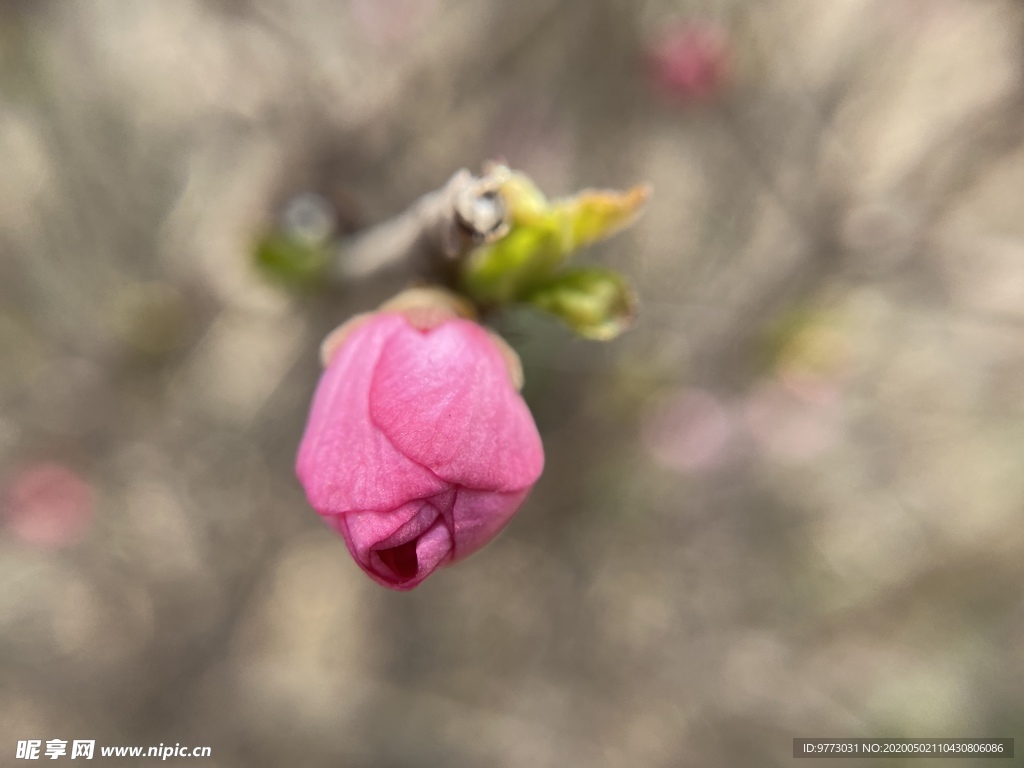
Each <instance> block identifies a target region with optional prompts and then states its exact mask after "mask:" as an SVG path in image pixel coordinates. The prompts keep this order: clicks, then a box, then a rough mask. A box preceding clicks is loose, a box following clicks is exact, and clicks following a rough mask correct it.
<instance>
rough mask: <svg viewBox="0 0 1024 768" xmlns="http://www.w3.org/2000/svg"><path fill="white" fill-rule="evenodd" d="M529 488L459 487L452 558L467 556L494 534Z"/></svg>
mask: <svg viewBox="0 0 1024 768" xmlns="http://www.w3.org/2000/svg"><path fill="white" fill-rule="evenodd" d="M529 492H530V490H529V489H528V488H527V489H524V490H522V491H513V492H511V493H496V492H495V491H474V490H470V489H468V488H460V489H459V491H458V493H457V494H456V497H455V509H454V513H453V516H454V518H455V551H454V553H453V554H452V562H453V563H454V562H456V561H458V560H462V559H463V558H465V557H469V556H470V555H471V554H473V553H474V552H476V551H477V550H478V549H480V548H481V547H483V546H484V545H485V544H487V543H488V542H489V541H491V539H493V538H494V537H495V536H497V535H498V534H499V533H500V532H501V530H502V529H503V528H504V527H505V526H506V525H507V524H508V522H509V520H511V519H512V516H513V515H514V514H515V513H516V512H517V511H518V510H519V508H520V507H521V506H522V505H523V501H525V500H526V496H527V494H528V493H529Z"/></svg>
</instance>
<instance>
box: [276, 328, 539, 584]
mask: <svg viewBox="0 0 1024 768" xmlns="http://www.w3.org/2000/svg"><path fill="white" fill-rule="evenodd" d="M543 466H544V451H543V447H542V446H541V441H540V436H539V434H538V433H537V428H536V426H535V425H534V423H533V418H532V416H531V415H530V411H529V409H528V408H527V406H526V403H525V402H524V401H523V399H522V398H521V397H520V395H519V393H518V392H517V391H516V387H515V386H514V384H513V378H512V375H510V371H509V368H508V365H507V362H506V358H505V357H504V356H503V351H502V350H501V349H500V348H499V346H498V345H497V343H496V342H495V341H494V340H493V338H492V337H491V336H490V335H489V334H488V332H487V331H486V330H484V329H483V328H482V327H480V326H479V325H477V324H476V323H474V322H471V321H469V320H464V319H461V318H452V319H445V320H444V321H442V322H440V323H439V324H437V325H433V327H428V328H423V327H422V325H419V324H418V325H414V324H412V323H411V322H410V320H409V319H407V317H406V316H405V315H402V314H399V313H397V312H381V313H378V314H375V315H372V316H370V317H369V318H368V319H366V320H365V321H362V322H361V323H359V324H358V325H356V326H355V327H354V329H353V330H351V331H350V332H349V333H348V335H347V336H346V337H345V339H344V341H343V342H341V344H340V346H338V347H337V348H336V349H334V350H333V352H332V353H331V356H330V359H329V362H328V365H327V369H326V370H325V372H324V374H323V377H322V378H321V380H320V384H319V387H318V388H317V392H316V396H315V398H314V400H313V407H312V410H311V412H310V415H309V420H308V423H307V426H306V432H305V435H304V436H303V438H302V443H301V445H300V447H299V455H298V462H297V467H296V473H297V475H298V477H299V479H300V481H301V482H302V485H303V487H304V488H305V490H306V495H307V497H308V498H309V502H310V504H311V505H312V506H313V508H314V509H315V510H316V511H317V512H319V513H320V514H321V515H323V516H324V517H325V519H326V520H327V522H328V524H330V525H331V526H332V527H333V528H335V529H336V530H337V531H338V532H339V533H340V534H341V535H342V536H343V537H344V539H345V543H346V544H347V545H348V548H349V551H350V552H351V554H352V556H353V558H355V560H356V562H357V563H358V564H359V566H360V567H361V568H362V569H363V570H364V571H365V572H366V573H367V575H369V576H370V578H372V579H373V580H375V581H377V582H378V583H380V584H383V585H384V586H386V587H391V588H392V589H400V590H407V589H412V588H413V587H415V586H417V585H418V584H419V583H420V582H422V581H423V580H424V579H425V578H427V576H429V575H430V574H431V573H433V572H434V570H435V569H436V568H438V567H440V566H442V565H447V564H450V563H454V562H456V561H458V560H461V559H462V558H464V557H466V556H467V555H470V554H472V553H473V552H475V551H476V550H478V549H480V548H481V547H482V546H484V545H485V544H486V543H488V542H489V541H490V540H491V539H493V538H494V537H495V536H496V535H497V534H498V532H499V531H500V530H501V529H502V528H503V527H504V526H505V524H506V523H507V522H508V521H509V519H510V518H511V517H512V515H513V514H514V513H515V512H516V511H517V510H518V509H519V507H520V505H521V504H522V503H523V500H524V499H525V498H526V495H527V494H528V493H529V491H530V489H531V487H532V486H533V484H534V483H535V482H536V481H537V478H538V477H539V476H540V473H541V471H542V469H543Z"/></svg>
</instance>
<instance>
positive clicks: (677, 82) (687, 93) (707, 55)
mask: <svg viewBox="0 0 1024 768" xmlns="http://www.w3.org/2000/svg"><path fill="white" fill-rule="evenodd" d="M649 56H650V59H649V60H650V67H651V71H652V74H653V76H654V79H655V81H656V82H657V84H658V85H659V86H660V87H661V89H662V91H663V92H664V93H665V94H666V95H668V96H672V97H676V98H680V99H684V100H686V101H707V100H710V99H711V98H713V97H714V96H715V95H717V94H718V93H719V92H720V91H721V90H722V87H723V86H724V85H725V84H726V82H727V81H728V80H729V79H730V75H731V69H732V66H731V61H730V59H731V57H730V55H729V42H728V35H727V33H726V31H725V29H724V28H723V27H720V26H718V25H717V24H715V23H713V22H697V21H693V22H688V23H683V24H680V25H678V26H675V27H671V28H669V29H667V30H666V31H665V32H664V33H663V34H662V35H661V36H660V38H659V39H658V41H657V42H656V44H655V45H654V46H653V49H652V50H651V52H650V54H649Z"/></svg>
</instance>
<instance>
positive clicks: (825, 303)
mask: <svg viewBox="0 0 1024 768" xmlns="http://www.w3.org/2000/svg"><path fill="white" fill-rule="evenodd" d="M1022 44H1024V8H1022V6H1021V5H1020V4H1019V3H1017V2H1010V1H1009V0H828V1H827V2H822V1H820V0H772V1H771V2H769V1H768V0H763V1H761V2H757V1H753V0H747V1H741V0H732V1H726V0H721V1H719V2H716V1H714V0H705V1H703V2H697V1H696V0H694V1H693V2H683V1H678V2H667V1H665V2H662V1H660V0H587V2H568V0H521V2H515V3H503V2H498V1H497V0H495V1H493V2H480V1H479V0H474V1H470V0H352V1H351V2H336V1H335V0H252V1H251V2H243V1H242V0H216V1H214V0H208V1H207V2H199V1H198V0H191V1H190V0H174V1H173V2H154V1H153V0H81V1H78V0H74V1H70V0H22V1H21V2H14V0H7V1H6V2H4V3H3V5H2V6H0V499H2V501H0V505H2V507H0V510H2V511H0V520H2V523H0V755H3V757H2V758H0V763H2V764H4V765H7V764H11V763H13V762H15V761H14V751H15V744H16V742H17V741H18V740H23V739H33V738H35V739H43V740H45V739H52V738H61V739H68V740H70V739H96V740H97V743H98V745H119V744H124V745H155V744H158V743H164V744H173V743H175V742H179V743H182V744H186V745H196V746H210V747H211V748H212V754H213V756H212V757H211V758H204V759H201V760H191V761H186V760H184V759H180V760H178V761H177V762H179V763H184V762H192V763H195V764H197V765H198V764H200V763H201V764H202V765H204V766H207V765H209V766H219V767H221V768H228V767H229V766H247V767H252V768H259V767H260V766H268V767H269V766H282V765H287V766H367V767H369V766H381V767H382V768H383V767H392V766H417V767H421V766H481V765H487V766H503V767H504V766H509V767H513V766H516V767H518V766H524V767H525V766H530V768H545V767H547V766H550V767H551V768H554V767H556V766H558V767H559V768H561V767H562V766H588V767H589V768H600V767H602V766H608V767H609V768H610V767H612V766H639V767H646V766H651V767H652V768H670V767H674V766H691V765H692V766H698V765H699V766H723V767H725V766H728V767H730V768H732V767H734V766H774V765H789V764H790V761H791V760H792V757H791V751H792V739H793V737H795V736H803V737H811V736H905V737H910V736H915V737H917V736H920V737H937V736H1016V737H1018V740H1020V739H1022V738H1024V728H1022V725H1024V598H1022V583H1024V527H1022V525H1021V522H1022V517H1024V514H1022V513H1024V470H1022V467H1024V215H1022V206H1024V45H1022ZM495 157H503V158H505V159H507V160H508V162H509V163H510V164H511V165H513V166H514V167H517V168H519V169H521V170H523V171H525V172H527V173H529V174H531V175H532V176H533V177H534V178H535V179H536V180H537V182H538V183H539V184H540V185H541V187H542V188H543V189H545V190H546V191H547V192H549V193H550V194H553V195H558V194H567V193H570V192H572V191H574V190H576V189H578V188H581V187H587V186H598V187H601V186H608V187H620V188H621V187H625V186H628V185H629V184H632V183H634V182H638V181H649V182H651V184H652V185H653V188H654V196H653V198H652V199H651V201H650V204H649V206H648V210H647V212H646V215H645V217H644V218H643V219H642V220H641V221H640V223H639V224H638V225H637V226H636V227H635V228H634V229H632V230H630V231H629V232H627V233H625V234H622V235H619V236H617V237H616V238H614V239H613V240H611V241H609V242H607V243H606V244H603V245H602V246H600V247H598V248H595V249H593V250H591V251H590V252H589V253H587V254H585V256H584V258H587V259H590V260H592V261H594V262H598V263H604V264H607V265H610V266H614V267H616V268H618V269H620V270H622V271H623V272H624V273H626V274H627V275H628V276H629V277H630V279H631V280H632V281H633V283H634V285H635V286H636V288H637V291H638V293H639V295H640V297H641V305H640V316H639V320H638V323H637V325H636V327H635V329H634V330H633V331H632V332H630V333H629V334H627V335H626V336H624V337H622V338H621V339H619V340H617V341H614V342H612V343H609V344H606V345H600V344H595V343H590V342H585V341H581V340H578V339H574V338H573V337H571V336H570V334H569V333H567V332H566V331H564V330H563V329H562V328H561V327H560V326H559V325H558V324H557V323H555V322H551V321H548V320H545V319H543V318H538V317H536V316H532V315H530V314H528V313H522V312H511V313H507V314H506V315H505V316H503V317H500V318H498V324H499V327H500V328H501V330H502V331H503V332H504V333H505V334H506V335H507V337H508V338H509V339H510V340H511V341H512V343H513V344H514V345H515V346H516V347H517V348H518V349H519V350H520V352H521V354H522V356H523V358H524V362H525V364H526V373H527V388H526V395H527V397H528V400H529V402H530V405H531V407H532V408H533V410H534V413H535V415H536V418H537V420H538V423H539V425H540V428H541V432H542V435H543V437H544V440H545V445H546V450H547V462H548V463H547V469H546V472H545V475H544V477H543V478H542V480H541V482H540V483H539V485H538V486H537V488H536V490H535V492H534V493H533V495H532V497H531V498H530V500H529V501H528V503H527V505H526V506H525V507H524V509H523V510H522V511H521V513H520V514H519V515H518V517H517V518H516V519H515V520H514V521H513V523H512V524H511V526H510V527H509V528H508V529H507V530H506V531H505V533H504V534H503V535H502V536H501V537H500V538H499V539H498V540H497V541H496V542H494V543H493V544H492V545H491V546H490V547H488V548H487V549H486V550H484V551H483V552H482V553H480V554H478V555H476V556H475V557H473V558H472V559H470V560H469V561H467V562H465V563H463V564H461V565H459V566H458V567H457V568H453V569H450V570H446V571H442V572H439V573H437V574H435V575H434V576H433V577H431V578H430V579H429V580H428V581H427V582H426V583H425V584H424V585H423V586H422V587H420V588H418V589H417V590H415V591H414V592H412V593H409V594H398V593H392V592H389V591H387V590H384V589H382V588H380V587H378V586H377V585H376V584H374V583H372V582H370V581H369V579H367V578H366V577H365V576H364V575H363V574H362V573H361V572H360V571H359V569H358V568H357V567H356V566H355V565H354V564H353V563H352V562H351V561H350V559H349V556H348V554H347V552H346V550H345V547H344V544H343V542H342V541H341V540H340V539H338V538H337V537H336V536H335V535H334V534H332V533H331V532H330V531H329V530H328V529H327V528H326V527H325V526H323V525H322V524H321V522H320V520H319V519H318V518H317V516H316V515H315V514H314V513H313V512H312V511H311V510H310V509H309V508H308V507H307V505H306V503H305V499H304V496H303V493H302V491H301V489H300V488H299V486H298V484H297V482H296V481H295V480H294V477H293V474H292V466H293V460H294V454H295V449H296V446H297V443H298V440H299V437H300V434H301V430H302V427H303V424H304V419H305V416H306V409H307V407H308V403H309V400H310V397H311V394H312V390H313V387H314V385H315V382H316V379H317V376H318V372H319V365H318V362H317V356H316V355H317V345H318V343H319V340H320V338H322V336H323V335H324V334H325V333H326V332H327V331H328V330H329V329H330V328H332V327H333V326H334V325H336V324H338V323H339V322H341V321H342V320H344V319H345V318H346V317H347V316H348V315H350V314H352V313H355V312H359V311H364V310H366V309H368V308H370V307H373V306H375V305H376V304H377V303H378V302H379V301H380V300H381V299H383V298H385V297H386V296H387V295H388V294H389V292H391V291H392V290H393V289H394V286H393V285H385V284H383V283H378V282H372V281H371V282H366V283H360V284H358V285H355V284H353V285H344V286H337V287H335V288H333V289H332V290H330V291H327V292H322V293H319V294H316V295H295V294H291V293H288V292H286V291H283V290H280V289H279V288H277V287H275V286H273V285H270V284H268V283H267V282H265V281H264V280H263V279H262V278H261V277H260V275H259V274H257V273H256V271H255V270H254V269H253V266H252V252H253V244H254V242H255V241H256V239H257V238H258V237H259V236H260V233H261V232H264V231H265V230H266V228H267V227H270V226H273V224H274V222H275V221H277V220H278V219H279V217H280V215H281V211H282V209H283V207H287V201H288V200H290V199H292V198H293V197H294V196H295V195H298V194H301V193H306V192H313V193H315V194H317V195H320V196H321V198H322V199H323V200H326V201H328V202H329V204H330V206H331V210H332V215H333V216H334V217H335V225H336V227H337V230H338V232H339V233H345V232H352V231H356V230H358V229H360V228H362V227H365V226H368V225H372V224H374V223H376V222H380V221H382V220H385V219H387V218H388V217H390V216H392V215H394V214H396V213H398V212H400V211H402V210H403V209H404V208H405V207H406V206H408V205H409V204H410V203H411V202H413V201H414V200H415V199H416V198H417V197H418V196H420V195H422V194H424V193H426V192H427V191H429V190H431V189H434V188H437V187H439V186H440V185H441V184H443V183H444V181H445V180H446V179H447V178H448V177H449V176H450V174H451V173H452V172H453V171H455V170H456V169H457V168H460V167H469V168H471V169H474V170H475V169H478V168H479V167H480V164H481V162H482V161H484V160H486V159H489V158H495ZM1021 748H1024V743H1018V749H1021ZM64 759H68V758H64ZM96 759H97V760H100V761H101V762H102V759H101V758H99V757H98V756H97V758H96ZM122 761H123V762H125V763H127V762H128V761H127V759H122ZM143 762H144V761H143ZM966 763H967V761H963V763H961V764H966ZM807 764H808V766H812V765H814V764H815V763H814V762H813V761H810V762H808V763H807ZM820 764H821V765H824V764H825V763H824V762H822V763H820ZM857 764H858V761H850V762H847V763H845V765H849V766H855V765H857ZM871 764H872V765H879V764H880V763H878V762H872V763H871ZM910 764H911V765H916V766H924V765H927V764H928V762H927V761H925V762H924V763H921V762H919V761H916V762H913V763H910ZM940 764H941V765H949V764H950V763H949V762H946V761H944V762H942V763H940ZM985 764H988V763H985Z"/></svg>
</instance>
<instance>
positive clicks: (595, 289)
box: [526, 267, 636, 341]
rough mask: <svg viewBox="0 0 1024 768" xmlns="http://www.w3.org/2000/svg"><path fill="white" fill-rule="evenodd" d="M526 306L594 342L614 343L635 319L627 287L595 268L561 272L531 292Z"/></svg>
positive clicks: (620, 279) (617, 276) (617, 277)
mask: <svg viewBox="0 0 1024 768" xmlns="http://www.w3.org/2000/svg"><path fill="white" fill-rule="evenodd" d="M526 302H527V303H528V304H530V305H531V306H533V307H536V308H537V309H540V310H542V311H544V312H549V313H551V314H553V315H555V316H556V317H558V318H559V319H561V320H562V322H564V323H565V324H566V325H568V326H569V327H570V328H572V329H573V330H574V331H575V332H576V333H578V334H579V335H580V336H583V337H584V338H587V339H593V340H595V341H608V340H610V339H614V338H615V337H616V336H618V335H619V334H621V333H622V332H623V331H625V330H627V329H628V328H629V327H630V326H631V325H632V324H633V319H634V317H635V316H636V297H635V295H634V294H633V291H632V290H631V289H630V287H629V284H628V283H626V281H625V280H624V279H623V277H622V276H621V275H620V274H618V273H617V272H613V271H611V270H609V269H599V268H596V267H594V268H590V267H587V268H581V269H571V270H567V271H565V272H562V273H561V274H559V275H557V276H556V277H554V278H552V279H551V280H550V281H548V282H546V283H544V284H543V285H541V286H538V287H537V288H535V289H534V290H532V291H531V292H530V294H529V295H528V296H527V297H526Z"/></svg>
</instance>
